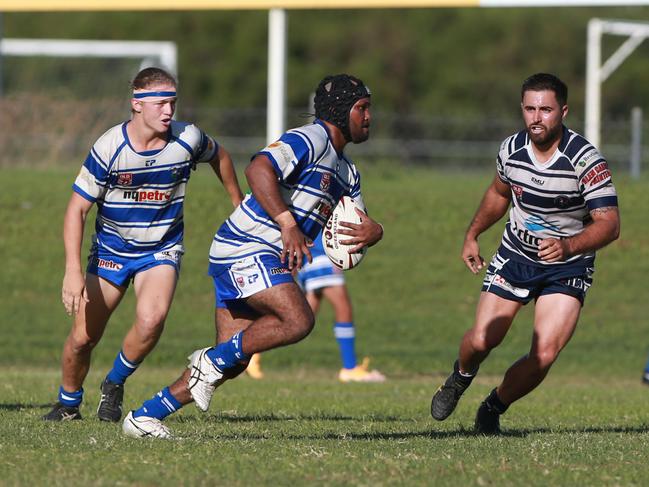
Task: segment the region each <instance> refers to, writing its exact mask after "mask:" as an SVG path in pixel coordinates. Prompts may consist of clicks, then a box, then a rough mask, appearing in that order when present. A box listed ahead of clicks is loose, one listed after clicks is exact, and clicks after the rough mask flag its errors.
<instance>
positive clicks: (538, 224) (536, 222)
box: [525, 215, 559, 232]
mask: <svg viewBox="0 0 649 487" xmlns="http://www.w3.org/2000/svg"><path fill="white" fill-rule="evenodd" d="M525 228H527V229H528V230H530V231H532V232H541V231H543V230H552V231H553V232H558V231H559V227H557V226H556V225H555V224H554V223H552V222H549V221H547V220H545V219H543V218H541V217H540V216H538V215H532V216H530V217H528V218H526V219H525Z"/></svg>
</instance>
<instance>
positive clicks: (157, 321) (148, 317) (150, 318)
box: [135, 311, 167, 340]
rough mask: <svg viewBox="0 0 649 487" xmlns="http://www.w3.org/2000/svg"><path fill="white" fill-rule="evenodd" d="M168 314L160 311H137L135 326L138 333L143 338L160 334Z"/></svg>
mask: <svg viewBox="0 0 649 487" xmlns="http://www.w3.org/2000/svg"><path fill="white" fill-rule="evenodd" d="M166 317H167V315H166V313H162V312H159V311H149V312H146V313H137V318H136V322H135V327H136V329H137V333H138V335H139V336H140V337H142V339H144V340H148V339H155V338H157V337H159V336H160V334H161V333H162V329H163V328H164V323H165V319H166Z"/></svg>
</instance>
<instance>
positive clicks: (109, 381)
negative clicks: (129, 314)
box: [97, 264, 178, 422]
mask: <svg viewBox="0 0 649 487" xmlns="http://www.w3.org/2000/svg"><path fill="white" fill-rule="evenodd" d="M177 279H178V277H177V272H176V269H175V268H174V267H173V266H170V265H165V264H163V265H158V266H155V267H152V268H150V269H147V270H145V271H142V272H139V273H137V274H136V275H135V278H134V279H133V287H134V288H135V297H136V303H137V304H136V307H135V321H134V323H133V325H132V326H131V328H130V329H129V331H128V332H127V333H126V337H125V338H124V341H123V343H122V349H121V350H120V352H119V354H118V356H117V358H116V359H115V362H114V364H113V368H112V369H111V370H110V371H109V373H108V375H107V376H106V378H105V379H104V380H103V382H102V383H101V399H100V400H99V406H98V407H97V416H98V417H99V419H100V420H102V421H110V422H117V421H119V420H120V419H121V418H122V402H123V398H124V382H125V381H126V379H127V378H128V377H129V376H130V375H131V374H133V373H134V372H135V370H136V369H137V367H138V366H139V364H140V363H141V362H142V360H144V358H145V357H146V356H147V355H148V354H149V352H150V351H151V350H153V347H155V345H156V343H158V340H159V339H160V336H161V335H162V330H163V328H164V323H165V319H166V318H167V314H168V313H169V308H170V306H171V301H172V299H173V295H174V291H175V289H176V282H177Z"/></svg>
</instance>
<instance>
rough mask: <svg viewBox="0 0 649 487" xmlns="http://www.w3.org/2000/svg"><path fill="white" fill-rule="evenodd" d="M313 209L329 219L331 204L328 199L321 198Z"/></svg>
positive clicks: (331, 209)
mask: <svg viewBox="0 0 649 487" xmlns="http://www.w3.org/2000/svg"><path fill="white" fill-rule="evenodd" d="M315 211H316V212H317V213H318V215H320V216H322V217H323V218H324V219H325V220H327V219H329V216H330V215H331V212H332V211H333V206H331V205H330V204H329V202H328V201H326V200H321V201H320V203H318V205H317V206H316V207H315Z"/></svg>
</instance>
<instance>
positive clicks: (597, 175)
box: [581, 162, 611, 187]
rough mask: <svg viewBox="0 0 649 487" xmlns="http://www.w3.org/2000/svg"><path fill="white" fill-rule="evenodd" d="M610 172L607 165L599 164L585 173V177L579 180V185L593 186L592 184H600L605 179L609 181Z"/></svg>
mask: <svg viewBox="0 0 649 487" xmlns="http://www.w3.org/2000/svg"><path fill="white" fill-rule="evenodd" d="M610 177H611V171H609V170H608V164H606V163H605V162H600V163H599V164H597V165H596V166H595V167H594V168H592V169H591V170H590V171H588V172H587V173H586V175H585V176H584V177H583V178H582V179H581V184H583V185H584V186H586V187H590V186H593V185H594V184H597V183H601V182H602V181H605V180H607V179H610Z"/></svg>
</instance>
